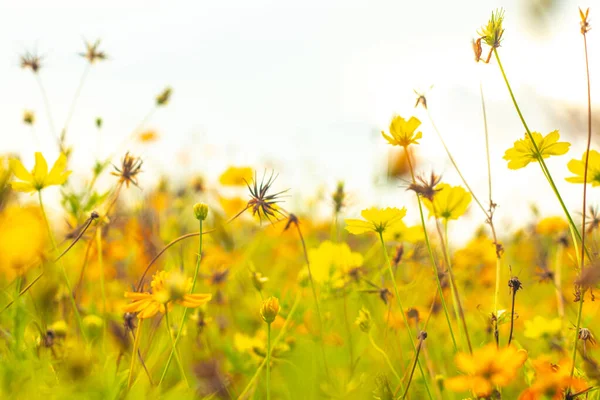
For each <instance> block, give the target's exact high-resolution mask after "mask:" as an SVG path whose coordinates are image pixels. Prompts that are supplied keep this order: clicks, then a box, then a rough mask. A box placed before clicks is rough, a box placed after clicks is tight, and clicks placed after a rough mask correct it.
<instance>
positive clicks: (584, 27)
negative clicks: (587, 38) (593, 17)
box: [579, 8, 592, 35]
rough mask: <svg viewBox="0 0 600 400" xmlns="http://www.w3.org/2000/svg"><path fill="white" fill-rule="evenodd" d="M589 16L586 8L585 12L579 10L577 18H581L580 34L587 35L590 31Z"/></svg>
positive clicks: (588, 10)
mask: <svg viewBox="0 0 600 400" xmlns="http://www.w3.org/2000/svg"><path fill="white" fill-rule="evenodd" d="M589 15H590V9H589V8H588V9H587V10H585V12H583V10H582V9H581V8H580V9H579V17H581V22H580V25H581V34H582V35H585V34H586V33H588V32H589V31H590V29H592V27H591V26H590V21H588V16H589Z"/></svg>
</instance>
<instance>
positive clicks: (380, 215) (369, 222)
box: [346, 207, 406, 235]
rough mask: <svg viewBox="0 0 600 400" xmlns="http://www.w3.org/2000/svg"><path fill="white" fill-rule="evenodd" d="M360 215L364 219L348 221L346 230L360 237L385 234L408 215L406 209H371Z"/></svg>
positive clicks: (363, 211)
mask: <svg viewBox="0 0 600 400" xmlns="http://www.w3.org/2000/svg"><path fill="white" fill-rule="evenodd" d="M360 215H361V216H362V217H363V218H364V220H362V219H347V220H346V230H347V231H348V232H350V233H352V234H354V235H360V234H361V233H365V232H375V233H379V234H383V232H385V231H386V229H388V228H390V227H392V226H394V225H395V224H397V223H399V222H401V221H402V218H404V216H405V215H406V208H402V209H398V208H395V207H394V208H390V207H388V208H384V209H381V208H377V207H371V208H367V209H365V210H362V211H361V213H360Z"/></svg>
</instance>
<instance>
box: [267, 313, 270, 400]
mask: <svg viewBox="0 0 600 400" xmlns="http://www.w3.org/2000/svg"><path fill="white" fill-rule="evenodd" d="M267 400H271V324H270V323H267Z"/></svg>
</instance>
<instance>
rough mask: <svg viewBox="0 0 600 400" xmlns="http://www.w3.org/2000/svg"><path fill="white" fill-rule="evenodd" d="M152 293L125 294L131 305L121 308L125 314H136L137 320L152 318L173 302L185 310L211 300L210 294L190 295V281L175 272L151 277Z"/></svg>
mask: <svg viewBox="0 0 600 400" xmlns="http://www.w3.org/2000/svg"><path fill="white" fill-rule="evenodd" d="M150 286H151V287H152V293H148V292H144V293H140V292H125V298H127V299H131V300H132V303H131V304H128V305H126V306H125V307H123V310H124V311H125V312H137V313H138V314H137V317H138V318H141V319H143V318H152V317H153V316H155V315H156V314H157V313H158V312H159V311H160V312H161V313H164V312H165V310H166V309H165V307H170V306H171V304H172V303H173V302H175V303H177V304H180V305H182V306H183V307H187V308H197V307H200V306H202V305H204V304H206V303H207V302H209V301H210V299H211V298H212V295H211V294H191V293H189V292H190V291H191V289H192V279H191V278H185V277H182V275H181V274H179V273H177V272H172V271H169V272H166V271H160V272H157V273H156V274H154V276H153V277H152V283H151V284H150Z"/></svg>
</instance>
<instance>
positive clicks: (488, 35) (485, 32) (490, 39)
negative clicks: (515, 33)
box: [477, 9, 504, 48]
mask: <svg viewBox="0 0 600 400" xmlns="http://www.w3.org/2000/svg"><path fill="white" fill-rule="evenodd" d="M502 22H504V10H503V9H499V10H496V11H492V17H491V18H490V20H489V21H488V23H487V25H485V26H482V27H481V29H479V30H478V31H477V34H478V35H479V36H480V37H481V39H482V40H483V41H484V42H485V43H486V44H487V45H488V46H490V47H492V48H498V47H500V42H501V41H502V34H503V33H504V28H502Z"/></svg>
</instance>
